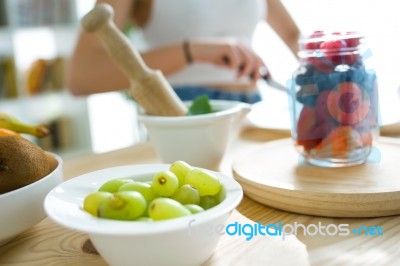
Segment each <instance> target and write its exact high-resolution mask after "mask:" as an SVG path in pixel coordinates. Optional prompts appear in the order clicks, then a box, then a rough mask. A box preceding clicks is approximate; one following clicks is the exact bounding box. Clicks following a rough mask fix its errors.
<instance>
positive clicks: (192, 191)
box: [171, 184, 200, 204]
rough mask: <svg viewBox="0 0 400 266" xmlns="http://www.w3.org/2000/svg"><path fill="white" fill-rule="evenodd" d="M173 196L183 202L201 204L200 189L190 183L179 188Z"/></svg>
mask: <svg viewBox="0 0 400 266" xmlns="http://www.w3.org/2000/svg"><path fill="white" fill-rule="evenodd" d="M171 198H172V199H174V200H176V201H178V202H179V203H181V204H199V202H200V195H199V191H198V190H197V189H196V188H195V187H193V186H191V185H189V184H185V185H183V186H181V187H180V188H178V190H177V191H176V192H175V193H174V195H172V197H171Z"/></svg>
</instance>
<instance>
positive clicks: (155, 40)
mask: <svg viewBox="0 0 400 266" xmlns="http://www.w3.org/2000/svg"><path fill="white" fill-rule="evenodd" d="M150 6H151V10H150V12H149V17H148V19H147V22H146V24H145V26H144V27H143V29H142V36H143V38H144V41H145V43H146V45H147V47H148V48H149V49H151V48H155V47H158V46H164V45H168V44H171V43H175V42H183V40H185V39H188V40H190V39H196V38H202V37H204V38H210V37H238V38H242V39H244V40H247V41H248V42H251V38H252V35H253V33H254V30H255V27H256V26H257V24H258V22H260V20H262V19H263V18H264V17H265V14H266V8H267V7H266V3H265V0H152V4H151V5H150ZM167 79H168V81H169V82H170V83H171V84H172V85H209V84H212V85H216V84H221V85H223V84H232V83H234V82H237V80H236V79H235V73H234V72H233V71H231V70H228V69H227V68H223V67H217V66H214V65H211V64H205V63H194V64H191V65H189V66H188V67H186V68H184V69H183V70H181V71H179V72H178V73H175V74H172V75H169V76H167ZM243 82H246V81H245V80H242V83H243Z"/></svg>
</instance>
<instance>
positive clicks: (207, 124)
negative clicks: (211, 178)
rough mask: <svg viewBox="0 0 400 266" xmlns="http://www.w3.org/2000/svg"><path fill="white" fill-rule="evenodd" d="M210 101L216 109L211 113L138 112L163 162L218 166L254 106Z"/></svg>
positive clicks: (207, 166)
mask: <svg viewBox="0 0 400 266" xmlns="http://www.w3.org/2000/svg"><path fill="white" fill-rule="evenodd" d="M187 104H188V105H190V103H187ZM210 105H211V107H212V110H213V112H212V113H208V114H200V115H190V116H151V115H144V114H141V115H139V120H140V121H141V122H142V123H143V124H144V126H145V127H146V129H147V132H148V135H149V139H150V141H151V142H152V143H153V144H154V146H155V149H156V151H157V154H158V155H159V157H160V158H161V160H162V161H163V162H164V163H173V162H175V161H177V160H184V161H185V162H187V163H189V164H190V165H196V166H198V167H202V168H206V169H218V166H219V164H220V162H221V160H222V158H223V156H224V154H225V151H226V149H227V148H228V146H229V143H230V140H231V139H232V138H233V137H234V135H235V133H236V132H237V130H236V129H237V128H238V125H239V124H240V122H241V120H242V119H243V118H244V117H245V116H246V115H247V114H248V113H249V112H250V110H251V107H250V105H249V104H245V103H241V102H236V101H225V100H210Z"/></svg>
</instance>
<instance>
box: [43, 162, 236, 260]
mask: <svg viewBox="0 0 400 266" xmlns="http://www.w3.org/2000/svg"><path fill="white" fill-rule="evenodd" d="M168 168H169V165H167V164H145V165H130V166H120V167H114V168H108V169H103V170H99V171H95V172H91V173H87V174H84V175H81V176H78V177H75V178H73V179H71V180H68V181H66V182H64V183H63V184H61V185H59V186H57V187H56V188H54V189H53V190H52V191H51V192H50V193H49V194H48V195H47V197H46V199H45V203H44V206H45V210H46V212H47V214H48V216H49V217H50V218H51V219H52V220H54V221H55V222H56V223H59V224H61V225H63V226H65V227H67V228H70V229H73V230H77V231H80V232H83V233H86V234H88V235H89V237H90V239H91V241H92V242H93V244H94V246H95V247H96V249H97V251H98V252H99V253H100V255H101V256H102V257H103V258H104V260H105V261H106V262H107V263H108V264H110V265H132V264H135V265H157V266H158V265H164V266H168V265H173V266H176V265H200V264H202V263H203V262H205V261H206V260H207V259H208V258H209V257H210V256H211V255H212V253H213V251H214V249H215V247H216V245H217V243H218V240H219V239H220V237H221V232H219V231H217V230H220V229H221V226H222V225H224V224H225V222H226V220H227V219H228V217H229V215H230V213H231V211H232V210H233V209H234V208H236V206H237V205H238V204H239V203H240V201H241V199H242V197H243V191H242V188H241V186H240V185H239V184H238V183H237V182H236V181H235V180H234V179H233V178H231V177H228V176H225V175H223V174H221V173H217V172H214V174H215V175H217V177H218V178H219V179H220V181H221V184H222V186H223V188H224V189H225V190H226V196H225V199H224V200H223V201H222V202H221V203H219V204H218V205H216V206H215V207H212V208H210V209H208V210H206V211H204V212H201V213H197V214H193V215H189V216H185V217H180V218H175V219H170V220H164V221H155V222H149V221H119V220H111V219H104V218H97V217H95V216H92V215H91V214H89V213H87V212H86V211H84V210H83V209H82V206H83V200H84V198H85V196H87V195H88V194H89V193H91V192H95V191H97V190H98V189H99V187H100V186H101V185H102V184H104V183H105V182H106V181H109V180H111V179H115V178H131V179H133V180H136V181H149V180H152V178H153V176H154V174H155V173H157V172H160V171H165V170H168ZM210 228H214V229H215V230H212V232H210V231H209V229H210ZM218 228H219V229H218ZM207 230H208V231H207Z"/></svg>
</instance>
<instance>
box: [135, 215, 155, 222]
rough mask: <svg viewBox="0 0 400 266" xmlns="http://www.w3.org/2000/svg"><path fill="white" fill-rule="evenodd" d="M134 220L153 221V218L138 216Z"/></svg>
mask: <svg viewBox="0 0 400 266" xmlns="http://www.w3.org/2000/svg"><path fill="white" fill-rule="evenodd" d="M135 221H138V222H152V221H153V219H151V218H150V217H143V216H142V217H139V218H137V219H136V220H135Z"/></svg>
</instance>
